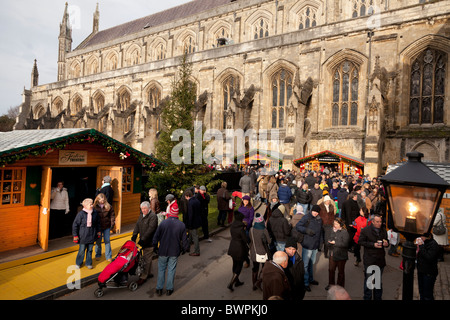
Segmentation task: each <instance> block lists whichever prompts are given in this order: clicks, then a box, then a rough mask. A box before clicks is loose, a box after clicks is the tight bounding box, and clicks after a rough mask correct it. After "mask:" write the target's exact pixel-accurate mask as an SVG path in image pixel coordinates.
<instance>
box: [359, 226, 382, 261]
mask: <svg viewBox="0 0 450 320" xmlns="http://www.w3.org/2000/svg"><path fill="white" fill-rule="evenodd" d="M375 229H376V228H375V227H374V225H373V224H371V225H370V226H368V227H366V228H364V229H362V230H361V235H360V236H359V241H358V244H359V245H360V246H363V247H364V257H363V260H364V266H365V267H368V266H371V265H377V266H379V267H380V268H382V267H384V266H386V257H385V255H386V253H385V250H384V248H385V247H382V248H376V247H375V246H374V244H375V243H376V242H377V241H378V240H383V239H385V240H387V239H388V237H387V232H386V230H384V229H383V228H379V229H378V230H375Z"/></svg>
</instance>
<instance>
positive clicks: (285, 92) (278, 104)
mask: <svg viewBox="0 0 450 320" xmlns="http://www.w3.org/2000/svg"><path fill="white" fill-rule="evenodd" d="M291 96H292V74H291V73H290V72H289V71H287V70H285V69H281V70H280V71H278V72H277V73H275V75H274V76H273V77H272V128H284V126H285V121H284V120H285V114H286V108H287V105H288V102H289V99H290V98H291Z"/></svg>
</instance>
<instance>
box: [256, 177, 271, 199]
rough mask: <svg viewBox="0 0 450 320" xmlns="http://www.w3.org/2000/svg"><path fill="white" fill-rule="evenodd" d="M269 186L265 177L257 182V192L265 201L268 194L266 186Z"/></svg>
mask: <svg viewBox="0 0 450 320" xmlns="http://www.w3.org/2000/svg"><path fill="white" fill-rule="evenodd" d="M268 184H269V180H268V178H267V177H264V178H261V179H260V180H259V185H258V191H259V195H260V196H261V198H263V199H266V198H267V197H268V196H269V194H268V192H267V185H268Z"/></svg>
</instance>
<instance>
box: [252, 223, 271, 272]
mask: <svg viewBox="0 0 450 320" xmlns="http://www.w3.org/2000/svg"><path fill="white" fill-rule="evenodd" d="M252 238H253V241H252V242H253V249H255V256H256V262H259V263H265V262H266V261H267V259H268V258H269V257H268V256H267V253H266V254H258V253H257V252H256V247H255V236H254V234H253V228H252Z"/></svg>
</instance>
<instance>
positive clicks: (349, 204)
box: [341, 199, 360, 230]
mask: <svg viewBox="0 0 450 320" xmlns="http://www.w3.org/2000/svg"><path fill="white" fill-rule="evenodd" d="M359 215H360V214H359V206H358V202H357V201H355V200H353V199H348V200H346V201H345V202H344V203H343V204H342V211H341V218H342V220H344V222H345V225H346V226H347V230H349V228H350V227H351V225H352V224H353V221H355V219H356V218H358V217H359Z"/></svg>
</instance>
